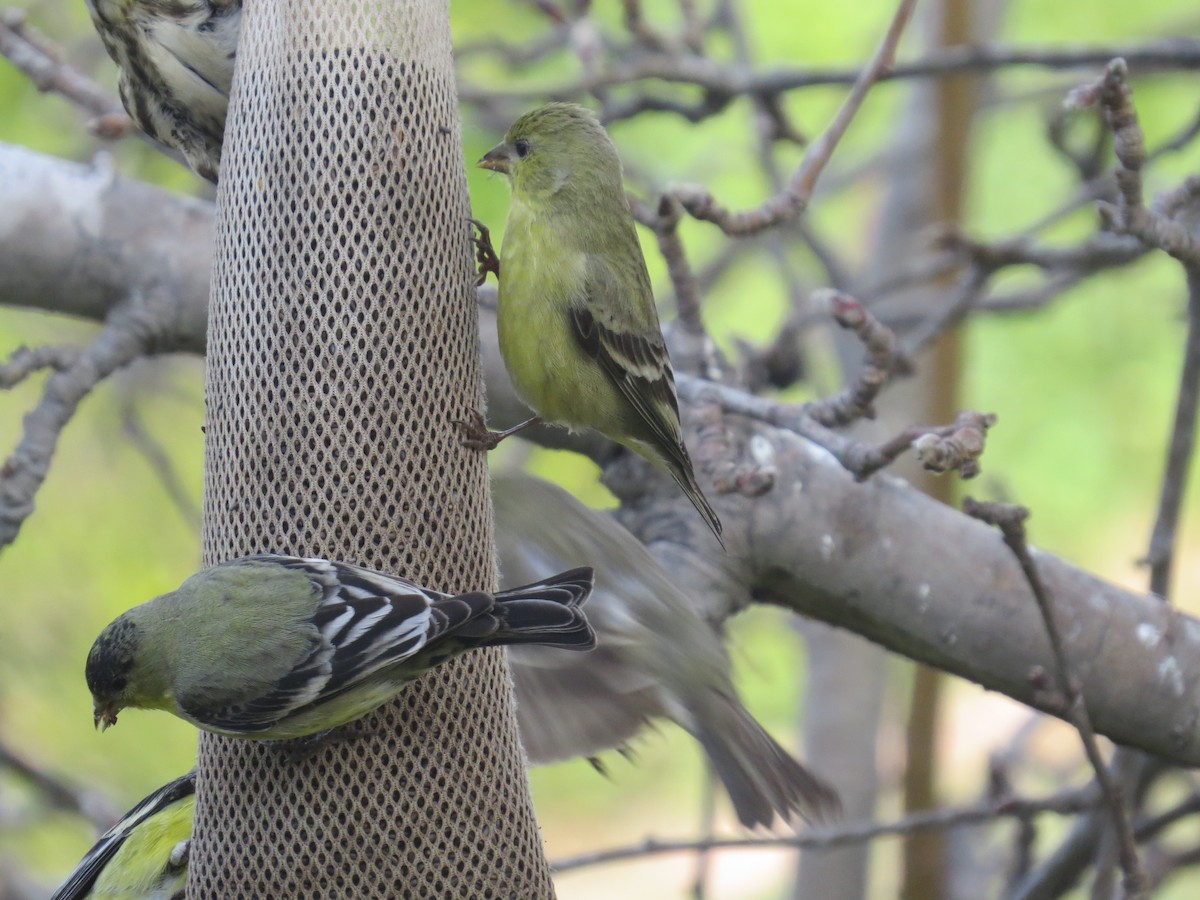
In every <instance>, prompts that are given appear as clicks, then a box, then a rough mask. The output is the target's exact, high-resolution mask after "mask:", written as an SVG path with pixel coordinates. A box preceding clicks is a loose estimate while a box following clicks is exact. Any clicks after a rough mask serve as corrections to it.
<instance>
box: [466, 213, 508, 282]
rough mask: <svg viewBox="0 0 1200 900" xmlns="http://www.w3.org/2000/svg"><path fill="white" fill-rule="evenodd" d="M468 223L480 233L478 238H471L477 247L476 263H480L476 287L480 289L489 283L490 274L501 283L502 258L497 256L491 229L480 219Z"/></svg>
mask: <svg viewBox="0 0 1200 900" xmlns="http://www.w3.org/2000/svg"><path fill="white" fill-rule="evenodd" d="M467 221H468V222H470V223H471V224H472V225H473V226H475V228H476V229H477V230H478V231H479V234H478V236H476V237H472V238H471V243H472V244H474V245H475V262H476V263H478V269H477V270H476V275H475V287H479V286H480V285H481V284H483V283H484V282H485V281H487V277H488V272H491V273H492V274H493V275H495V276H496V280H497V281H499V280H500V257H499V256H498V255H497V254H496V248H495V247H493V246H492V232H491V229H490V228H488V227H487V226H486V225H484V224H483V223H482V222H480V221H479V220H478V219H468V220H467Z"/></svg>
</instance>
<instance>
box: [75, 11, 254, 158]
mask: <svg viewBox="0 0 1200 900" xmlns="http://www.w3.org/2000/svg"><path fill="white" fill-rule="evenodd" d="M88 9H89V10H90V12H91V14H92V22H93V23H95V25H96V30H97V31H98V32H100V37H101V39H102V40H103V41H104V46H105V48H106V49H107V50H108V55H109V56H111V57H112V58H113V61H114V62H115V63H116V64H117V68H118V69H119V70H120V79H119V85H120V91H121V101H122V103H124V104H125V110H126V112H128V113H129V116H130V118H131V119H133V121H134V122H135V123H136V124H137V126H138V127H139V128H141V129H142V131H144V132H146V134H148V135H150V137H152V138H154V139H155V140H157V141H158V142H159V143H161V144H165V145H166V146H168V147H172V148H174V149H176V150H178V151H179V152H181V153H182V154H183V156H184V159H186V160H187V163H188V165H190V166H191V167H192V168H193V169H195V170H196V172H197V174H199V175H200V176H202V177H203V178H207V179H208V180H209V181H213V182H215V181H216V180H217V173H218V171H219V169H220V167H221V142H222V141H223V140H224V136H225V114H226V111H227V110H228V107H229V90H230V87H231V86H232V84H233V64H234V59H235V57H236V55H237V44H238V33H239V31H240V29H241V17H242V0H88Z"/></svg>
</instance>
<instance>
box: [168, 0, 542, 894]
mask: <svg viewBox="0 0 1200 900" xmlns="http://www.w3.org/2000/svg"><path fill="white" fill-rule="evenodd" d="M245 17H246V18H245V24H244V29H243V33H242V45H241V49H240V51H239V70H238V71H239V74H238V83H237V85H236V86H235V92H234V98H233V104H232V111H231V115H230V125H229V130H228V133H227V139H226V143H225V152H224V161H223V169H222V172H221V186H220V202H219V204H218V226H217V261H216V268H215V274H214V288H213V290H214V294H213V308H212V314H211V322H210V330H209V343H208V396H207V409H208V422H207V430H206V435H207V446H206V450H207V454H206V488H205V523H204V558H205V563H206V564H212V563H215V562H218V561H220V560H225V559H229V558H232V557H237V556H242V555H244V554H247V553H254V552H263V551H276V552H284V553H297V554H304V555H322V556H329V557H333V558H336V559H341V560H347V561H351V562H356V563H361V564H365V565H368V566H373V567H376V568H379V569H383V570H385V571H390V572H397V573H401V574H403V575H406V576H408V577H410V578H414V579H416V580H418V581H422V582H424V583H426V584H429V585H430V586H433V587H437V588H441V589H446V590H455V591H459V590H467V589H476V588H486V587H490V586H492V582H493V581H494V577H495V572H494V561H493V558H492V535H491V515H490V508H489V503H490V501H489V498H488V493H487V473H486V461H485V459H484V457H483V456H482V455H481V454H478V453H473V452H470V451H467V450H465V449H464V448H462V446H461V445H460V442H459V439H458V436H457V434H456V432H455V430H454V428H453V426H452V425H451V420H452V419H456V418H462V417H464V415H465V414H466V413H467V411H468V410H470V409H472V408H475V407H478V406H479V405H480V403H481V401H482V389H481V379H480V370H479V361H478V353H477V346H476V344H477V335H476V319H475V315H476V313H475V306H474V291H473V289H472V275H473V268H472V253H471V247H470V244H469V241H468V235H469V232H468V223H467V215H468V202H467V194H466V181H465V177H464V172H463V160H462V146H461V139H460V133H459V121H458V114H457V107H456V98H455V88H454V76H453V71H452V68H451V61H450V40H449V19H448V11H447V9H446V6H445V4H444V2H422V0H257V2H248V3H247V4H246V13H245ZM349 729H350V730H357V731H359V732H361V733H364V734H365V735H366V736H365V737H361V738H359V739H356V740H347V741H341V742H336V743H332V744H326V745H324V746H323V747H321V749H319V750H318V751H317V752H316V753H315V755H313V756H310V757H309V758H307V759H304V760H301V761H296V760H295V759H293V758H291V757H289V756H288V755H287V754H285V753H281V752H279V751H278V750H277V749H272V748H270V747H265V746H263V745H261V744H256V743H253V742H249V741H232V740H226V739H223V738H216V737H213V736H211V735H202V736H201V741H200V754H199V800H198V805H197V811H196V841H195V844H194V846H193V849H192V857H191V860H192V861H191V867H190V874H189V883H188V895H189V896H190V897H205V898H210V897H211V898H222V900H225V898H236V897H247V898H250V897H252V898H307V897H338V898H370V897H388V898H398V897H439V898H460V897H461V898H470V897H496V898H513V897H516V898H538V897H552V896H553V887H552V885H551V882H550V877H549V873H548V868H547V866H546V863H545V859H544V856H543V853H542V848H541V839H540V836H539V833H538V830H537V825H536V822H535V820H534V818H533V813H532V809H531V806H530V800H529V792H528V782H527V779H526V774H525V769H524V766H523V758H522V755H521V752H520V749H519V746H518V744H517V739H516V725H515V717H514V715H513V707H512V696H511V682H510V679H509V676H508V671H507V667H506V664H505V661H504V658H503V655H502V653H501V652H499V651H487V652H478V653H474V654H471V655H469V656H468V657H466V658H465V659H461V660H460V661H458V662H456V663H450V664H448V665H446V666H444V667H443V668H442V669H440V670H439V671H438V672H436V673H434V674H432V675H430V676H428V677H427V678H425V679H423V680H421V681H420V682H418V683H416V684H413V685H410V687H409V689H408V690H406V691H405V692H403V693H402V694H401V695H400V697H399V698H398V700H397V701H395V702H394V703H392V704H389V705H387V706H385V707H383V708H382V709H381V710H380V711H379V712H377V713H376V714H374V715H372V716H370V717H368V718H367V719H364V720H362V721H360V722H358V723H355V724H352V725H351V726H349Z"/></svg>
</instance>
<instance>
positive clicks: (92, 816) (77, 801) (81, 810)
mask: <svg viewBox="0 0 1200 900" xmlns="http://www.w3.org/2000/svg"><path fill="white" fill-rule="evenodd" d="M0 768H4V769H9V770H10V771H12V772H13V773H15V774H16V775H18V776H20V777H21V778H22V779H24V780H25V781H27V782H28V783H29V784H31V785H33V786H34V787H35V788H37V790H38V791H39V793H41V794H42V796H43V797H45V798H46V800H47V801H48V802H49V804H50V805H51V806H52V807H54V808H55V809H59V810H63V811H65V812H70V813H76V814H78V815H80V816H83V818H85V819H87V820H88V822H90V823H91V824H92V825H94V826H95V827H96V828H107V827H108V826H109V825H111V824H112V823H113V822H114V821H116V818H117V816H118V815H120V810H118V809H116V808H115V807H114V806H113V805H112V804H111V803H110V802H109V801H108V800H107V799H105V798H104V797H102V796H101V795H99V794H97V793H94V792H93V791H90V790H86V789H84V788H77V787H75V786H74V785H71V784H69V783H68V782H66V781H64V780H63V779H61V778H59V777H58V776H57V775H53V774H51V773H50V772H47V771H46V770H45V769H41V768H39V767H38V766H35V765H34V764H33V763H31V762H29V761H28V760H26V759H24V758H23V757H21V756H19V755H18V754H17V753H16V752H15V751H13V750H12V749H11V748H9V747H7V746H6V745H5V744H3V743H0Z"/></svg>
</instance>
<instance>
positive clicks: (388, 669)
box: [86, 555, 596, 740]
mask: <svg viewBox="0 0 1200 900" xmlns="http://www.w3.org/2000/svg"><path fill="white" fill-rule="evenodd" d="M592 580H593V573H592V570H591V569H588V568H579V569H572V570H571V571H569V572H562V573H560V574H558V575H555V576H553V577H551V578H546V579H544V580H542V581H538V582H535V583H533V584H527V585H523V586H521V587H519V588H514V589H512V590H508V591H502V592H498V593H491V592H487V591H469V592H467V593H464V594H457V595H451V594H444V593H442V592H440V591H435V590H432V589H430V588H427V587H422V586H421V585H418V584H415V583H414V582H412V581H409V580H408V579H406V578H400V577H398V576H393V575H386V574H384V573H382V572H376V571H372V570H371V569H364V568H362V567H361V566H354V565H350V564H348V563H342V562H332V561H330V560H326V559H316V558H301V557H294V556H277V555H264V556H248V557H244V558H242V559H235V560H232V561H231V562H227V563H222V564H220V565H217V566H213V567H212V568H210V569H205V570H204V571H203V572H200V573H198V574H196V575H193V576H192V577H191V578H189V579H188V580H187V581H185V582H184V583H183V584H182V585H181V586H180V587H179V588H178V589H177V590H175V591H172V592H171V593H169V594H164V595H162V596H161V597H156V598H155V599H153V600H149V601H147V602H146V603H143V604H142V605H141V606H135V607H134V608H133V609H131V610H129V611H128V612H126V613H124V614H122V615H121V616H119V617H118V618H117V619H115V620H114V621H113V622H111V623H110V624H109V625H108V626H107V627H106V628H105V629H104V630H103V631H102V632H101V633H100V636H99V637H98V638H96V642H95V643H94V644H93V645H92V649H91V652H90V653H89V654H88V660H87V669H86V677H87V684H88V688H89V689H90V690H91V692H92V701H93V714H94V717H95V723H96V726H97V727H98V728H101V729H102V730H103V729H105V728H108V727H109V726H110V725H114V724H116V721H117V714H118V713H119V712H120V711H121V710H123V709H126V708H128V707H132V708H135V709H161V710H165V711H166V712H169V713H172V714H174V715H176V716H178V717H179V718H181V719H184V720H186V721H188V722H191V723H192V724H193V725H195V726H196V727H197V728H202V729H204V730H205V731H211V732H215V733H216V734H223V735H226V736H228V737H239V738H251V739H255V740H286V739H290V738H301V737H309V736H312V735H317V734H319V733H321V732H324V731H328V730H330V729H332V728H337V727H338V726H339V725H344V724H346V723H347V722H350V721H353V720H354V719H357V718H359V717H361V716H363V715H366V714H367V713H368V712H370V711H371V710H372V709H374V708H375V707H377V706H379V705H381V704H382V703H384V702H386V701H387V700H389V699H391V697H393V696H394V695H395V694H396V693H397V692H398V691H399V690H400V688H401V687H403V686H404V684H405V683H407V682H409V681H411V680H413V679H414V678H417V677H419V676H421V675H423V674H425V673H426V672H428V671H429V670H430V669H433V668H435V667H436V666H439V665H441V664H442V663H443V662H445V661H446V660H448V659H450V658H451V657H453V656H456V655H458V654H459V653H463V652H465V651H467V650H471V649H473V648H476V647H498V646H503V645H506V644H520V643H529V642H534V643H548V644H552V645H554V646H556V647H570V648H572V649H576V650H590V649H591V648H592V647H594V646H595V643H596V635H595V633H594V632H593V631H592V628H591V626H590V625H589V624H588V621H587V618H586V616H585V615H584V613H583V610H582V609H581V608H580V606H581V605H582V604H583V602H584V601H585V600H586V599H587V598H588V595H589V594H590V593H591V591H592Z"/></svg>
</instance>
